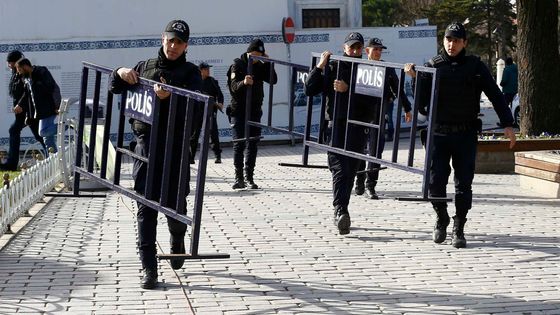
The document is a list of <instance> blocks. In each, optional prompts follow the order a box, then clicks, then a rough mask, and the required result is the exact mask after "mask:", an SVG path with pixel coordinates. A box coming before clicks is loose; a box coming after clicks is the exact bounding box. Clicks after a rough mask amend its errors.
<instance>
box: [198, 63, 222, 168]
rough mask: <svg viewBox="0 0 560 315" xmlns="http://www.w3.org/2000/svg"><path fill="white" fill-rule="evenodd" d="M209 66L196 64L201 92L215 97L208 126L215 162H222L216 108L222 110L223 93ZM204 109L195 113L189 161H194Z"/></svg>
mask: <svg viewBox="0 0 560 315" xmlns="http://www.w3.org/2000/svg"><path fill="white" fill-rule="evenodd" d="M210 67H212V66H211V65H209V64H208V63H206V62H201V63H200V64H199V65H198V68H199V69H200V75H201V76H202V93H204V94H206V95H210V96H213V97H214V98H215V99H216V104H215V105H214V109H213V113H212V125H211V126H210V141H211V142H212V151H213V152H214V155H215V156H216V160H215V162H216V163H218V164H219V163H222V149H221V148H220V135H219V134H218V121H217V117H216V116H217V115H218V110H220V111H222V109H223V108H224V94H222V89H220V84H219V83H218V81H217V80H216V79H214V78H213V77H212V76H210ZM203 114H204V109H202V110H201V111H199V113H198V114H197V115H196V118H195V119H196V124H195V130H194V132H193V133H192V136H191V154H192V158H191V163H193V162H194V156H195V154H196V149H197V146H198V138H199V137H200V131H201V130H202V121H203V118H204V117H203Z"/></svg>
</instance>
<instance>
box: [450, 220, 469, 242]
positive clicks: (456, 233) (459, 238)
mask: <svg viewBox="0 0 560 315" xmlns="http://www.w3.org/2000/svg"><path fill="white" fill-rule="evenodd" d="M465 223H467V218H460V217H458V216H454V217H453V240H452V241H451V245H453V247H455V248H465V247H467V240H466V239H465V233H464V229H465Z"/></svg>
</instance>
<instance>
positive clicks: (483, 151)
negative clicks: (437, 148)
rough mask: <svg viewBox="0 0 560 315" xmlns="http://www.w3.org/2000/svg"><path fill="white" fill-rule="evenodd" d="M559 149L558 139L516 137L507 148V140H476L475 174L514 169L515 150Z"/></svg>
mask: <svg viewBox="0 0 560 315" xmlns="http://www.w3.org/2000/svg"><path fill="white" fill-rule="evenodd" d="M551 150H560V139H518V140H517V141H516V143H515V146H514V147H513V148H512V149H510V148H509V140H478V145H477V154H476V168H475V173H477V174H504V173H513V172H514V171H515V156H514V153H515V152H519V151H551Z"/></svg>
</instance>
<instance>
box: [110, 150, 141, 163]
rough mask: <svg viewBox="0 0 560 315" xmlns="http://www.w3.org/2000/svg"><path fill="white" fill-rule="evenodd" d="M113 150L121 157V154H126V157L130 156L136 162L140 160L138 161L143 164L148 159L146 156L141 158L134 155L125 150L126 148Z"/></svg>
mask: <svg viewBox="0 0 560 315" xmlns="http://www.w3.org/2000/svg"><path fill="white" fill-rule="evenodd" d="M115 150H116V151H117V152H118V153H120V154H121V155H122V154H126V155H128V156H130V157H131V158H134V159H136V160H140V161H142V162H144V163H148V157H146V156H141V155H139V154H136V153H134V152H132V151H130V150H129V149H126V148H116V149H115Z"/></svg>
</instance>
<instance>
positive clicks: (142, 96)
mask: <svg viewBox="0 0 560 315" xmlns="http://www.w3.org/2000/svg"><path fill="white" fill-rule="evenodd" d="M155 102H156V92H154V88H153V87H151V86H144V85H140V84H137V85H135V86H133V87H131V88H130V89H129V90H128V91H126V102H125V105H124V114H125V115H126V116H128V117H132V118H134V119H136V120H140V121H143V122H145V123H147V124H150V125H151V124H152V121H153V117H154V115H153V113H154V105H155Z"/></svg>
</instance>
